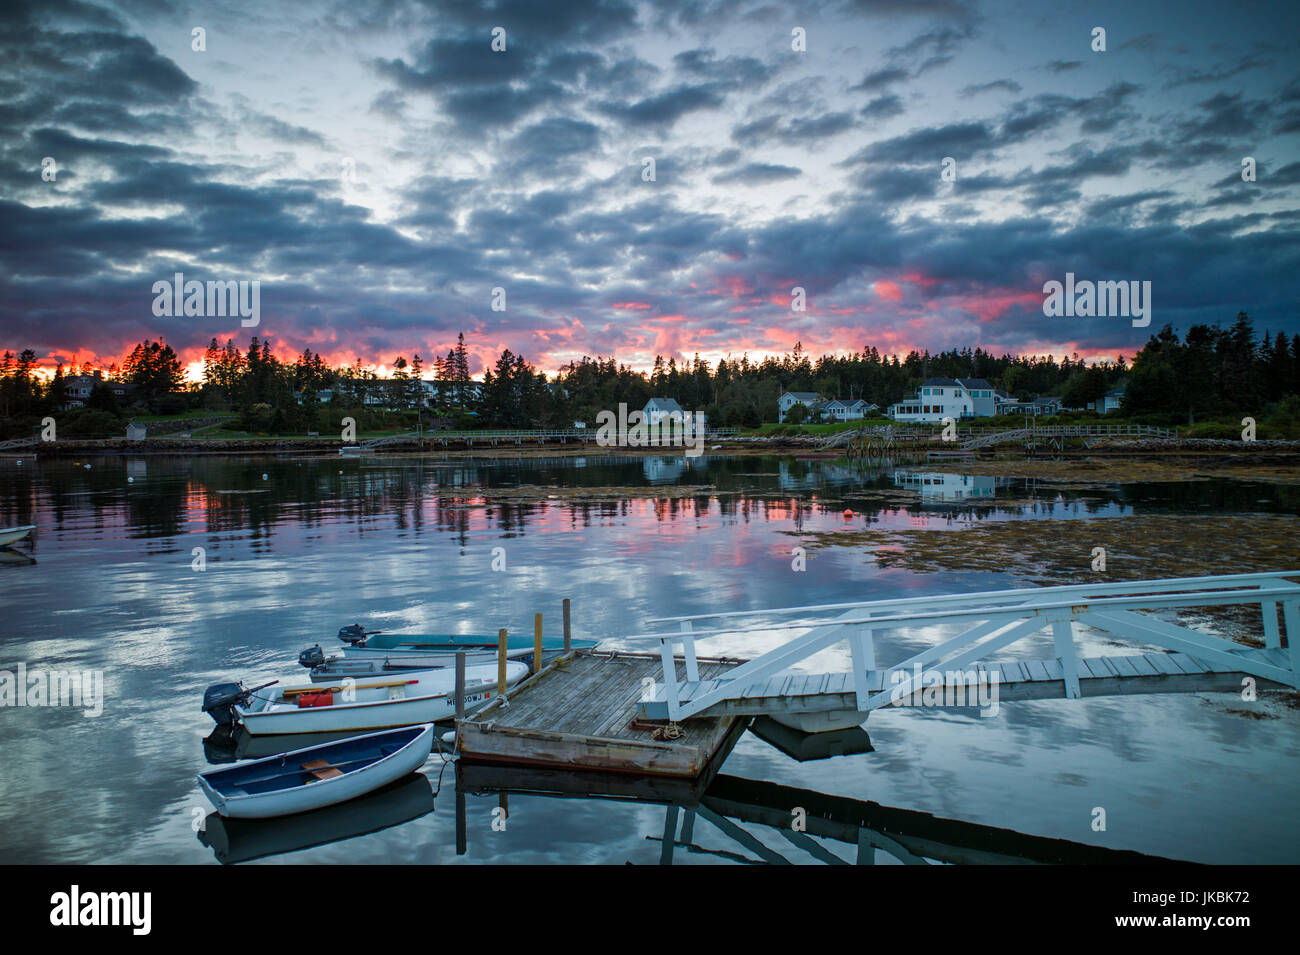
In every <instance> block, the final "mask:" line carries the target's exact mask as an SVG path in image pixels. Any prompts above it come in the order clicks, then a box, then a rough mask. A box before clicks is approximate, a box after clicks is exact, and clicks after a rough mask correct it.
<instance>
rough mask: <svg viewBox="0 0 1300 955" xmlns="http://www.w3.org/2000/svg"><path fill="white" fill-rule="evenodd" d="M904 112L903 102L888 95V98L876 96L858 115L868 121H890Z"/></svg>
mask: <svg viewBox="0 0 1300 955" xmlns="http://www.w3.org/2000/svg"><path fill="white" fill-rule="evenodd" d="M905 112H906V110H905V109H904V108H903V101H902V100H901V99H899V98H898V97H897V96H894V95H893V94H890V95H888V96H877V97H876V98H875V99H873V100H872V101H871V102H870V103H868V104H867V105H866V106H864V107H862V109H860V110H858V115H859V116H861V117H862V118H863V119H868V120H885V119H892V118H893V117H895V116H902V115H903V113H905Z"/></svg>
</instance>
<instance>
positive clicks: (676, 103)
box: [0, 0, 1300, 372]
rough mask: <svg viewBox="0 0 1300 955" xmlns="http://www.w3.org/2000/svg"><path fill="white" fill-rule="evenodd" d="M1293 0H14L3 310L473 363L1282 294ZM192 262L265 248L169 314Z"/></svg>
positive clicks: (977, 328) (1260, 299)
mask: <svg viewBox="0 0 1300 955" xmlns="http://www.w3.org/2000/svg"><path fill="white" fill-rule="evenodd" d="M1096 27H1101V28H1104V30H1105V31H1106V32H1105V46H1106V49H1105V51H1104V52H1097V51H1094V49H1093V45H1094V43H1095V41H1094V36H1093V31H1094V28H1096ZM196 28H197V29H201V30H202V31H203V33H202V38H203V43H202V44H200V43H198V42H197V40H196V39H195V30H196ZM497 28H501V29H503V30H504V31H505V32H504V38H505V47H506V48H505V50H504V51H494V50H493V48H492V46H493V32H494V30H496V29H497ZM796 28H798V29H799V30H800V31H802V35H803V36H804V37H805V40H804V45H805V47H806V49H804V50H802V51H801V50H796V49H794V48H793V47H794V46H796V45H798V44H797V42H796V41H795V40H796V38H795V31H796ZM1298 39H1300V5H1297V4H1296V3H1294V2H1292V0H1277V2H1268V3H1265V2H1251V0H1238V2H1235V3H1231V4H1227V3H1221V2H1218V0H1167V2H1166V0H1144V2H1140V3H1136V2H1133V0H1116V2H1111V0H1102V2H1094V0H1090V2H1086V3H1084V2H1070V0H1050V2H1029V0H975V2H965V0H857V2H854V0H838V2H826V3H807V4H790V3H767V2H764V0H755V2H748V0H719V2H710V0H695V2H683V3H672V2H655V3H644V4H642V3H634V2H630V0H612V2H595V0H555V2H539V0H500V2H496V3H488V4H483V5H477V4H471V3H468V2H462V0H446V2H440V0H426V2H414V0H373V2H366V0H346V2H316V3H312V2H295V3H291V4H278V3H272V4H252V3H203V4H190V3H185V2H169V0H143V2H137V3H131V4H122V5H116V4H107V3H105V4H101V3H98V2H95V0H86V2H77V0H42V2H40V3H34V4H30V5H29V4H24V3H21V2H19V3H17V4H16V5H15V4H14V3H6V4H5V6H4V12H3V13H2V14H0V47H2V49H0V64H3V65H2V66H0V128H2V130H3V133H2V134H0V217H2V219H0V221H2V222H3V228H2V229H0V255H2V256H3V260H4V261H3V269H0V292H2V294H0V347H5V348H10V349H13V350H18V349H21V348H28V347H30V348H33V349H35V350H36V352H37V353H38V355H39V356H41V358H42V361H43V362H45V363H47V364H53V363H54V362H55V361H60V360H61V361H63V362H65V363H66V362H69V361H71V360H73V359H74V358H75V359H77V360H78V361H81V360H87V359H93V360H98V361H101V362H104V363H107V362H109V361H113V360H117V359H120V357H121V356H122V354H123V353H124V352H125V351H126V350H127V348H129V345H130V344H131V343H133V342H135V341H137V340H139V339H141V338H145V337H152V338H158V337H162V338H164V339H165V340H166V341H168V342H169V343H171V344H172V345H173V346H175V347H176V348H177V349H178V350H180V351H181V352H182V354H183V356H184V357H185V358H186V359H187V360H194V359H197V358H198V357H199V354H200V353H201V351H202V348H203V346H204V345H205V344H206V343H207V341H208V339H210V338H212V337H213V336H216V337H218V338H220V339H223V340H224V339H225V338H227V337H233V338H235V339H236V341H239V342H241V343H243V342H246V341H247V338H248V335H249V334H250V332H255V333H257V334H259V335H262V336H264V337H269V338H270V339H271V340H272V341H273V343H274V346H275V350H276V351H277V352H278V353H280V354H281V355H289V354H291V353H295V352H299V351H301V350H302V349H303V348H311V349H312V350H313V351H320V352H322V353H324V354H325V355H326V356H327V357H329V358H331V359H333V360H335V361H347V362H351V361H352V360H353V359H354V358H357V357H359V358H361V359H362V360H363V361H365V362H372V363H378V364H380V365H387V364H388V363H389V362H391V360H392V359H393V358H394V357H395V356H397V355H398V354H402V355H405V356H407V357H408V358H409V357H410V355H411V354H412V353H413V352H420V353H421V354H422V355H423V356H424V357H425V359H426V361H427V360H428V359H429V358H430V357H431V356H432V355H433V354H435V353H444V352H445V351H446V350H447V348H448V347H449V346H450V345H451V344H452V343H453V342H454V341H455V337H456V333H457V332H458V331H464V332H465V334H466V339H467V342H468V344H469V345H470V347H471V350H472V352H473V353H474V355H475V357H476V358H477V359H478V364H477V367H476V368H475V371H476V372H477V371H479V370H481V367H482V364H483V363H484V362H486V361H488V360H490V359H491V358H492V357H493V356H494V355H495V354H497V353H499V352H500V350H501V349H502V348H505V347H509V348H511V349H512V350H514V351H516V352H522V353H523V354H524V355H525V356H526V357H527V358H528V359H529V360H530V361H532V362H533V363H534V364H536V365H537V366H538V367H539V368H541V369H542V370H545V371H548V372H551V371H553V370H554V369H555V368H557V367H558V366H560V365H561V364H563V363H565V362H567V361H568V360H570V359H572V358H578V357H580V356H582V355H584V354H588V355H597V354H601V355H610V354H613V355H616V356H617V357H618V358H620V359H621V360H623V361H626V362H628V363H630V364H633V365H637V366H648V365H649V364H650V363H651V362H652V361H653V359H654V356H655V355H656V354H663V355H664V356H665V357H667V356H669V355H675V356H678V357H679V358H680V357H681V356H683V355H687V356H689V355H692V354H694V353H696V352H698V353H699V354H701V355H702V356H703V357H706V358H708V359H710V360H716V359H717V358H719V357H722V356H726V355H735V356H739V355H740V354H742V353H748V354H749V355H750V356H751V357H757V356H760V355H763V354H765V353H769V352H783V351H786V350H788V349H789V348H791V347H792V346H793V345H794V343H795V342H796V341H801V342H802V343H803V345H804V348H805V349H806V350H808V351H810V352H812V353H813V354H818V353H821V352H824V351H837V350H838V351H849V350H856V349H860V348H862V347H863V346H867V345H874V346H875V347H877V348H878V349H880V350H881V351H883V352H887V353H904V352H906V351H907V350H908V349H911V348H929V349H931V350H939V349H943V348H947V347H952V346H958V347H965V346H976V345H979V346H983V347H984V348H986V349H991V350H993V351H996V352H1002V351H1013V352H1034V353H1039V354H1043V353H1048V352H1051V353H1053V354H1056V355H1060V354H1062V353H1072V352H1076V351H1077V352H1079V353H1080V354H1083V355H1089V356H1092V355H1095V356H1102V355H1106V356H1114V355H1116V354H1125V355H1129V356H1131V355H1132V354H1133V353H1134V352H1135V351H1136V350H1137V349H1138V348H1139V347H1140V346H1141V344H1142V343H1143V342H1144V341H1145V340H1146V337H1147V336H1148V334H1150V332H1152V331H1155V330H1156V329H1157V328H1158V327H1159V326H1161V325H1163V324H1164V323H1165V322H1170V323H1172V324H1174V325H1175V327H1185V326H1186V325H1188V324H1190V323H1193V322H1216V321H1218V322H1223V323H1225V324H1227V323H1230V322H1231V320H1232V318H1233V316H1234V315H1235V314H1236V312H1237V311H1239V310H1242V309H1245V310H1246V311H1248V312H1249V313H1250V314H1251V315H1252V316H1253V317H1254V318H1255V319H1256V322H1257V327H1259V328H1261V329H1263V328H1265V327H1267V328H1269V329H1273V330H1277V329H1279V328H1281V329H1284V330H1286V331H1287V332H1288V333H1298V332H1300V314H1298V305H1300V294H1298V293H1300V242H1298V241H1297V239H1298V238H1300V234H1298V232H1300V203H1297V197H1298V196H1300V161H1298V159H1300V156H1298V155H1297V152H1298V151H1297V143H1298V142H1300V57H1297V55H1296V52H1297V45H1298V44H1297V40H1298ZM199 45H201V46H204V47H205V48H204V49H195V46H199ZM46 157H49V158H50V159H52V160H53V161H54V169H55V176H54V180H53V181H48V176H47V177H43V176H42V160H44V159H46ZM945 157H951V159H952V160H953V167H954V171H955V177H956V178H955V181H953V182H945V181H944V180H943V178H942V176H941V172H942V167H943V161H944V159H945ZM1245 157H1252V158H1253V159H1254V160H1255V163H1256V181H1255V182H1253V183H1250V182H1243V180H1242V174H1241V171H1242V160H1243V158H1245ZM649 159H653V160H654V170H653V171H654V178H653V181H648V175H647V174H648V164H647V160H649ZM47 165H48V164H47ZM175 272H182V273H184V275H185V277H186V279H198V280H201V281H205V280H223V281H224V280H240V279H244V280H254V279H256V280H258V281H260V283H261V323H260V325H259V326H258V327H257V328H254V329H249V328H242V327H240V323H239V320H238V319H237V318H233V319H232V318H222V317H198V316H189V317H155V316H154V314H153V311H152V308H151V306H152V303H153V300H154V294H153V292H152V287H153V283H154V282H156V281H159V280H163V279H170V278H171V277H172V275H173V274H174V273H175ZM1066 272H1073V273H1074V274H1075V275H1076V277H1078V278H1079V279H1092V280H1108V279H1127V280H1139V281H1150V282H1151V283H1152V323H1151V327H1150V328H1149V329H1142V328H1134V327H1132V324H1131V322H1130V321H1128V320H1126V319H1123V318H1047V317H1045V316H1044V314H1043V309H1042V303H1043V298H1044V296H1043V292H1042V286H1043V283H1044V282H1045V281H1047V280H1049V279H1056V280H1063V279H1064V277H1065V274H1066ZM795 286H799V287H802V288H803V289H805V290H806V295H807V307H806V310H804V311H793V310H792V309H791V307H790V299H791V289H792V288H794V287H795ZM498 287H499V288H502V289H504V290H505V305H506V307H505V309H504V310H501V311H494V310H493V308H492V303H493V292H492V290H493V289H494V288H498Z"/></svg>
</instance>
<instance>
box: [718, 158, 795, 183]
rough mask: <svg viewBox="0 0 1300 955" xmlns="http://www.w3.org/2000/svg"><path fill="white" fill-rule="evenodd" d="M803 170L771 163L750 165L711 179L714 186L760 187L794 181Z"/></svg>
mask: <svg viewBox="0 0 1300 955" xmlns="http://www.w3.org/2000/svg"><path fill="white" fill-rule="evenodd" d="M802 173H803V170H802V169H799V168H798V167H797V166H778V165H775V164H773V163H761V162H755V163H750V164H749V165H747V166H741V167H740V168H739V169H733V170H731V171H730V172H725V173H722V174H721V175H717V176H714V177H713V182H714V184H715V185H726V184H728V183H739V184H741V185H747V186H761V185H763V184H765V183H769V182H781V181H783V180H785V179H795V178H797V177H798V176H800V175H802Z"/></svg>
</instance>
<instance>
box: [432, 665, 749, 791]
mask: <svg viewBox="0 0 1300 955" xmlns="http://www.w3.org/2000/svg"><path fill="white" fill-rule="evenodd" d="M734 665H735V662H734V661H718V660H707V659H702V660H700V661H699V671H700V680H701V684H703V685H704V686H705V687H706V688H707V687H708V686H709V684H710V681H711V680H713V679H716V677H718V676H719V675H721V674H722V673H725V672H726V671H727V670H728V669H730V668H731V667H732V666H734ZM662 672H663V671H662V664H661V661H660V658H659V656H658V655H657V654H632V653H594V652H590V651H582V652H578V653H575V654H571V655H569V656H568V657H564V658H561V659H559V660H556V661H555V662H554V663H552V664H551V666H549V667H546V668H545V669H543V670H542V672H541V673H538V674H535V675H534V676H532V677H530V678H529V679H528V680H526V681H524V682H523V683H521V684H520V685H519V686H517V687H515V688H514V689H513V690H511V691H510V693H509V694H508V695H507V705H504V706H503V705H501V703H500V702H495V703H493V704H492V705H490V706H489V707H487V708H485V709H484V710H482V711H480V712H479V713H477V714H475V715H474V716H473V717H472V718H470V719H466V720H462V721H460V722H458V723H457V725H456V729H457V737H458V739H457V742H458V746H459V751H460V755H461V758H462V759H464V760H466V761H468V762H485V763H504V764H514V765H529V766H551V767H561V768H566V769H581V770H597V771H608V772H623V773H637V774H648V775H665V776H677V777H686V778H693V777H695V776H698V775H700V773H702V772H704V770H705V769H706V767H707V766H708V765H709V762H710V760H711V759H712V758H713V757H714V756H715V755H716V754H717V753H719V752H720V751H721V750H723V749H724V748H729V747H730V745H731V743H734V740H735V738H736V736H738V735H739V733H740V732H741V731H742V730H743V728H744V725H745V724H746V723H748V720H743V719H742V720H738V719H737V718H736V717H734V716H729V715H723V716H705V717H701V718H697V719H693V720H691V721H690V723H689V724H687V725H685V726H683V727H681V731H682V732H683V736H682V737H681V738H680V739H675V740H663V741H660V740H653V739H651V732H652V730H653V727H647V726H644V725H636V726H634V725H633V722H634V720H635V717H636V713H637V704H638V703H639V702H640V700H641V696H642V694H643V692H644V686H645V683H644V681H645V680H646V679H649V680H650V681H651V682H654V681H656V680H660V679H662Z"/></svg>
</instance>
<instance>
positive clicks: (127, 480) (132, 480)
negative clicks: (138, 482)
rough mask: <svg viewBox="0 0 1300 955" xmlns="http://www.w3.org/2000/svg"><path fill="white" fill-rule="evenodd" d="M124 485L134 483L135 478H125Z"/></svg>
mask: <svg viewBox="0 0 1300 955" xmlns="http://www.w3.org/2000/svg"><path fill="white" fill-rule="evenodd" d="M126 483H127V484H134V483H135V478H133V477H129V478H127V479H126Z"/></svg>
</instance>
